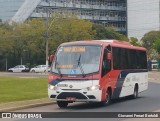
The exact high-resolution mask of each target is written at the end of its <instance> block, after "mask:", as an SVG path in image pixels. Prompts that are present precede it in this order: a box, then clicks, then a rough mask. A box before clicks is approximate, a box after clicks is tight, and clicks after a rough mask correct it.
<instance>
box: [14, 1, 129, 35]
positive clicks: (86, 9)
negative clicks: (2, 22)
mask: <svg viewBox="0 0 160 121" xmlns="http://www.w3.org/2000/svg"><path fill="white" fill-rule="evenodd" d="M126 10H127V8H126V0H26V1H25V2H24V4H23V5H22V6H21V8H20V9H19V11H18V12H17V13H16V14H15V16H14V17H13V18H12V21H16V22H21V21H25V20H26V19H28V18H39V17H47V13H48V12H49V13H54V12H60V13H64V12H66V11H68V12H71V13H73V14H75V15H77V16H78V17H79V18H82V19H85V20H90V21H93V22H95V23H101V24H103V25H104V26H106V27H107V26H114V27H115V29H116V31H117V32H120V33H122V34H127V26H126V25H127V19H126V18H127V16H126V15H127V14H126V13H127V12H126Z"/></svg>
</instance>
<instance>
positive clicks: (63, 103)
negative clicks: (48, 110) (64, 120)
mask: <svg viewBox="0 0 160 121" xmlns="http://www.w3.org/2000/svg"><path fill="white" fill-rule="evenodd" d="M57 105H58V106H59V107H60V108H66V107H67V106H68V102H67V101H57Z"/></svg>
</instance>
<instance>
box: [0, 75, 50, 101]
mask: <svg viewBox="0 0 160 121" xmlns="http://www.w3.org/2000/svg"><path fill="white" fill-rule="evenodd" d="M47 96H48V95H47V78H19V77H0V103H6V102H13V101H24V100H32V99H40V98H45V97H46V98H47Z"/></svg>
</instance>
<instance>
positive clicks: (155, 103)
mask: <svg viewBox="0 0 160 121" xmlns="http://www.w3.org/2000/svg"><path fill="white" fill-rule="evenodd" d="M158 109H160V84H157V83H151V82H150V83H149V88H148V90H147V91H145V92H142V93H140V94H139V98H137V99H129V98H122V99H118V100H114V101H113V103H112V104H111V105H109V106H100V105H98V104H96V103H93V104H88V103H72V104H69V105H68V107H67V108H66V109H60V108H59V107H58V106H57V105H56V104H54V103H53V104H52V105H47V106H41V107H36V108H29V109H23V110H17V111H18V112H151V111H156V110H158Z"/></svg>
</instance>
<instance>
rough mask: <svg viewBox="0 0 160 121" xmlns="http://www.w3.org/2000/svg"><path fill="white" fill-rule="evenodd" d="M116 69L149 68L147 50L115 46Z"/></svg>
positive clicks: (114, 63) (114, 64)
mask: <svg viewBox="0 0 160 121" xmlns="http://www.w3.org/2000/svg"><path fill="white" fill-rule="evenodd" d="M112 51H113V68H114V69H117V70H118V69H147V61H146V58H147V57H146V52H145V51H142V50H132V49H126V48H118V47H113V49H112Z"/></svg>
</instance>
